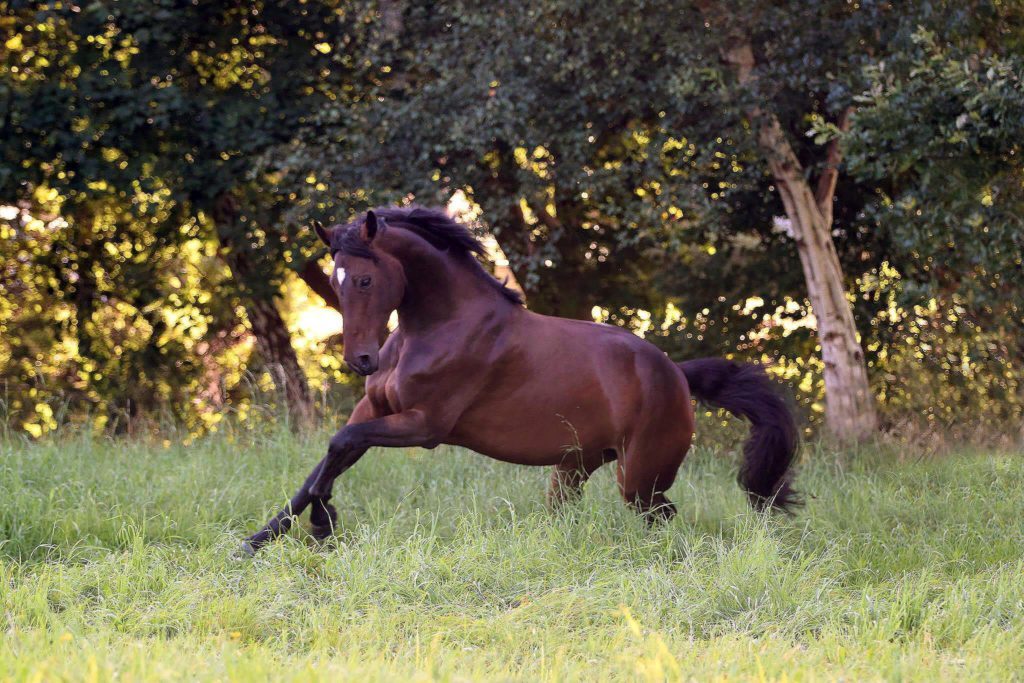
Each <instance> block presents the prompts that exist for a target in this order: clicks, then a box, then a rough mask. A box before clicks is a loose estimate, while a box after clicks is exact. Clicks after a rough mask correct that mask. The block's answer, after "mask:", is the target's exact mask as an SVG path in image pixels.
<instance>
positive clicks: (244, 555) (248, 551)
mask: <svg viewBox="0 0 1024 683" xmlns="http://www.w3.org/2000/svg"><path fill="white" fill-rule="evenodd" d="M258 550H259V548H257V547H256V546H254V545H253V544H252V543H251V542H250V541H242V545H240V546H238V550H237V551H236V552H235V556H236V557H237V558H238V559H240V560H242V559H248V558H250V557H256V551H258Z"/></svg>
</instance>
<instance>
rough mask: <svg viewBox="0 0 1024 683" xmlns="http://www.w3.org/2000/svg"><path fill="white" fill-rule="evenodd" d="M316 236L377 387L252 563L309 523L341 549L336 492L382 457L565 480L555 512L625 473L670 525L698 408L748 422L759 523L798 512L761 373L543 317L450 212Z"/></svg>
mask: <svg viewBox="0 0 1024 683" xmlns="http://www.w3.org/2000/svg"><path fill="white" fill-rule="evenodd" d="M314 229H315V231H316V234H317V235H318V236H319V238H320V239H321V240H322V241H323V243H324V244H325V245H327V247H328V248H329V249H330V254H331V258H332V260H333V262H334V269H333V273H332V277H331V287H332V288H333V290H334V292H335V294H336V295H337V297H338V301H339V303H340V307H341V312H342V317H343V320H344V324H345V342H344V360H345V362H346V363H347V365H348V366H349V368H351V369H352V371H354V372H355V373H357V374H358V375H361V376H363V377H365V378H366V381H365V387H366V391H365V395H364V396H363V398H362V399H361V400H360V401H359V402H358V403H357V405H356V406H355V408H354V409H353V411H352V413H351V416H350V417H349V419H348V423H347V424H346V425H345V426H344V427H342V428H341V429H340V430H339V431H338V432H337V433H336V434H335V435H334V436H333V437H332V438H331V440H330V443H329V445H328V447H327V454H326V455H325V456H324V457H323V459H322V460H321V461H320V462H319V464H317V466H316V467H315V468H314V469H313V471H312V472H311V473H310V474H309V476H308V477H307V478H306V480H305V482H304V483H303V484H302V486H301V487H300V488H299V490H298V492H297V493H296V494H295V495H294V496H293V497H292V499H291V500H290V502H289V504H288V505H287V506H286V507H285V508H284V509H283V510H281V512H279V513H278V514H277V515H275V516H274V517H273V518H271V519H270V521H268V522H267V523H266V525H264V526H263V528H262V529H260V530H259V531H258V532H257V533H256V534H254V535H252V536H251V537H249V539H248V540H246V541H245V542H244V544H243V547H242V550H243V551H244V552H245V553H247V554H249V555H252V554H254V553H255V552H256V551H257V550H258V549H259V548H260V547H261V546H263V545H264V544H266V543H267V542H268V541H269V540H271V539H272V538H274V537H276V536H278V535H280V534H282V533H284V532H285V531H287V530H288V529H289V527H290V526H291V524H292V521H293V519H294V518H296V517H297V516H299V515H301V514H302V512H303V511H304V510H306V509H307V508H310V509H311V512H310V518H311V523H312V534H313V535H314V536H315V537H316V538H318V539H324V538H326V537H328V536H329V535H330V534H331V533H333V528H334V525H335V522H336V520H337V510H336V509H335V507H334V505H333V504H331V502H330V500H331V495H332V487H333V484H334V481H335V479H336V478H337V477H338V476H339V475H341V474H342V473H343V472H345V471H346V470H347V469H348V468H350V467H352V466H353V465H354V464H356V462H357V461H358V460H359V459H360V458H361V457H363V455H364V454H365V453H366V452H367V450H369V449H371V448H374V447H389V448H390V447H409V446H418V447H421V448H434V447H436V446H438V445H439V444H450V445H455V446H462V447H465V448H468V449H471V450H473V451H476V452H477V453H481V454H483V455H486V456H489V457H491V458H495V459H498V460H503V461H505V462H510V463H518V464H522V465H534V466H547V467H551V468H552V474H551V482H550V486H549V489H548V494H547V497H548V501H549V503H550V504H551V505H552V506H559V505H561V504H564V503H566V502H569V501H571V500H573V499H575V498H578V497H579V496H580V495H581V493H582V489H583V485H584V483H585V482H586V481H587V479H588V478H589V477H590V476H591V475H592V474H593V473H594V472H595V471H596V470H597V469H598V468H600V467H601V466H602V465H605V464H607V463H610V462H615V463H616V475H617V479H618V488H619V491H620V493H621V495H622V497H623V499H624V500H625V501H626V503H628V504H629V505H630V506H632V507H633V508H634V509H635V510H636V511H637V512H639V513H640V514H642V515H644V516H645V517H647V518H648V519H649V520H652V521H656V520H668V519H670V518H671V517H672V516H673V515H674V514H675V506H674V505H673V504H672V502H671V501H669V499H668V498H666V496H665V491H667V490H668V489H669V487H671V486H672V483H673V482H674V481H675V478H676V473H677V471H678V469H679V466H680V465H681V464H682V462H683V459H684V458H685V457H686V454H687V451H688V450H689V448H690V444H691V441H692V439H693V433H694V407H693V401H692V400H691V396H693V397H695V398H696V399H698V400H700V401H702V402H704V403H706V404H709V405H711V406H716V407H720V408H724V409H726V410H728V411H730V412H732V413H734V414H736V415H739V416H741V417H744V418H746V419H747V420H749V422H750V424H751V427H750V434H749V437H748V438H747V440H746V442H745V444H744V447H743V453H744V456H743V462H742V465H741V467H740V472H739V476H738V480H739V483H740V485H741V486H742V488H743V489H745V490H746V492H747V495H748V498H749V501H750V503H751V505H752V506H753V507H754V508H755V509H758V510H766V509H779V510H788V509H790V508H791V506H793V505H794V504H796V503H798V502H799V500H798V497H797V495H796V492H795V491H794V490H793V488H792V486H791V483H790V465H791V463H792V460H793V456H794V453H795V451H796V445H797V430H796V426H795V422H794V419H793V415H792V413H791V412H790V410H789V409H788V407H787V405H786V403H785V401H783V400H782V398H781V397H780V396H779V395H778V393H777V392H776V390H775V387H774V384H773V382H772V381H771V380H770V379H769V377H768V376H767V374H766V373H765V371H764V369H763V368H762V367H761V366H760V365H755V364H743V363H737V362H733V361H729V360H726V359H722V358H703V359H697V360H690V361H685V362H683V363H675V362H673V361H672V360H670V359H669V357H668V356H667V355H666V354H665V353H664V352H663V351H661V350H660V349H658V348H657V347H655V346H654V345H653V344H651V343H650V342H647V341H645V340H643V339H641V338H640V337H637V336H636V335H634V334H632V333H630V332H629V331H627V330H624V329H622V328H619V327H615V326H611V325H604V324H598V323H594V322H585V321H581V320H569V319H565V318H557V317H551V316H546V315H541V314H538V313H535V312H532V311H530V310H529V309H527V308H526V307H525V306H524V304H523V299H522V297H521V296H520V294H519V293H517V292H516V291H514V290H512V289H510V288H509V287H507V286H506V285H505V284H504V283H502V282H499V281H498V280H497V279H496V278H494V277H493V276H492V275H491V274H490V273H489V272H488V271H487V270H486V269H485V268H484V267H483V266H482V264H481V263H480V260H478V258H477V257H483V256H484V254H485V252H484V248H483V246H482V245H481V243H480V241H479V240H477V239H476V238H475V237H474V236H473V234H472V233H471V232H470V231H469V229H467V228H466V227H465V226H464V225H462V224H460V223H458V222H457V221H455V220H453V219H452V218H450V217H449V216H448V215H447V213H445V212H444V211H443V210H439V209H429V208H421V207H402V208H379V209H375V210H371V211H368V212H366V213H365V215H363V216H361V217H359V218H357V219H356V220H354V221H352V222H351V223H348V224H344V225H336V226H333V227H329V228H325V227H324V226H322V225H320V224H319V223H315V224H314ZM394 311H397V312H398V326H397V327H396V328H395V330H394V331H393V332H391V334H390V335H389V334H388V321H389V319H390V317H391V314H392V313H393V312H394Z"/></svg>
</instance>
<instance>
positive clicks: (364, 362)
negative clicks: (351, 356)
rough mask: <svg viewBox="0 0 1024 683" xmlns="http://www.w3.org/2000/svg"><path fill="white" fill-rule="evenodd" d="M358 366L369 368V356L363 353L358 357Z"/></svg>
mask: <svg viewBox="0 0 1024 683" xmlns="http://www.w3.org/2000/svg"><path fill="white" fill-rule="evenodd" d="M359 365H361V366H362V367H364V368H365V367H369V365H370V356H369V354H365V353H364V354H363V355H361V356H359Z"/></svg>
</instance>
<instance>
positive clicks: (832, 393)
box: [698, 0, 878, 441]
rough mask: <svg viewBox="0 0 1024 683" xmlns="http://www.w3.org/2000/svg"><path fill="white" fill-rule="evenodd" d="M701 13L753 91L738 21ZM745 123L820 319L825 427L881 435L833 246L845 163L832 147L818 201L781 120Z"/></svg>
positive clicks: (755, 116) (710, 1)
mask: <svg viewBox="0 0 1024 683" xmlns="http://www.w3.org/2000/svg"><path fill="white" fill-rule="evenodd" d="M698 6H699V8H700V10H701V12H703V14H704V16H705V18H707V19H708V21H709V23H710V24H711V25H712V26H714V27H716V28H717V29H718V30H721V31H722V33H723V42H722V47H721V48H720V53H721V56H722V59H723V61H724V62H725V63H726V64H727V65H728V66H729V67H730V68H731V69H732V70H733V72H734V73H735V75H736V79H737V81H738V82H739V84H740V85H741V86H748V85H753V84H754V81H755V78H756V76H755V75H754V73H753V71H754V52H753V49H752V48H751V45H750V40H749V37H748V35H747V34H746V32H745V31H744V29H743V27H742V23H741V21H739V20H738V18H737V17H734V16H731V15H730V13H729V10H728V9H726V8H725V6H724V4H723V3H720V2H719V1H717V0H700V1H699V2H698ZM748 117H749V119H750V122H751V125H752V126H753V127H754V129H755V131H756V134H757V143H758V146H759V147H760V149H761V151H762V153H763V154H764V155H765V157H766V159H767V162H768V168H769V170H770V171H771V174H772V178H773V179H774V181H775V185H776V187H777V188H778V191H779V196H780V197H781V198H782V203H783V205H784V206H785V208H786V215H787V216H788V218H789V220H790V223H791V226H792V230H793V237H794V239H795V240H796V246H797V252H798V253H799V255H800V264H801V266H802V267H803V271H804V280H805V281H806V283H807V295H808V298H809V299H810V300H811V307H812V309H813V311H814V316H815V318H816V319H817V330H818V340H819V343H820V345H821V356H822V360H823V361H824V364H825V372H824V375H825V421H826V424H827V425H828V428H829V430H830V431H831V432H832V433H833V434H834V435H835V436H836V437H838V438H839V439H840V440H843V441H860V440H862V439H864V438H867V437H868V436H870V435H871V434H872V433H873V432H874V431H875V430H876V428H877V426H878V418H877V415H876V412H875V402H874V397H873V396H872V394H871V387H870V385H869V383H868V372H867V365H866V363H865V361H864V351H863V350H862V349H861V346H860V341H859V340H858V338H857V327H856V325H855V324H854V320H853V311H852V310H851V308H850V302H849V301H848V300H847V299H846V288H845V286H844V284H843V271H842V267H841V266H840V263H839V254H838V253H837V252H836V247H835V243H834V242H833V241H832V201H833V196H834V193H835V185H836V180H837V177H838V170H837V169H838V164H839V162H840V161H841V156H840V150H839V147H838V145H837V144H836V143H835V142H834V141H833V143H832V144H831V145H830V146H829V149H828V152H827V158H826V164H825V170H824V172H823V173H822V175H821V177H820V178H819V182H818V192H817V194H815V192H814V191H812V189H811V185H810V182H809V181H808V178H807V175H806V174H805V173H804V169H803V167H802V166H801V164H800V161H799V159H798V158H797V156H796V153H795V152H794V150H793V146H792V145H791V144H790V142H789V140H788V139H787V137H786V134H785V132H784V131H783V130H782V126H781V125H780V123H779V120H778V118H777V117H776V116H775V115H774V114H773V113H772V112H770V111H766V110H764V109H762V108H761V107H760V106H753V107H751V108H750V110H749V111H748ZM848 120H849V111H847V112H845V113H844V115H843V118H842V120H841V122H840V125H841V126H846V125H847V122H848Z"/></svg>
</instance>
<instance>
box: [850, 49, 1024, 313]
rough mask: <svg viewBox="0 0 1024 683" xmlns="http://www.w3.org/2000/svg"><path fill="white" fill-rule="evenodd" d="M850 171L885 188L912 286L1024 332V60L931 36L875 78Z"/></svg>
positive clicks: (882, 210) (898, 251)
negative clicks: (995, 315) (1023, 304)
mask: <svg viewBox="0 0 1024 683" xmlns="http://www.w3.org/2000/svg"><path fill="white" fill-rule="evenodd" d="M867 74H868V76H869V78H870V80H871V83H870V85H869V88H868V89H867V90H866V91H865V92H864V93H863V94H862V95H860V96H859V97H858V100H859V102H860V106H859V108H858V113H857V116H856V125H855V126H854V127H853V129H852V130H851V131H850V133H849V134H848V135H847V136H845V138H844V143H845V145H846V147H847V149H848V151H849V155H850V158H849V164H850V169H851V170H852V171H853V172H854V173H856V174H858V175H860V176H862V177H870V178H873V179H875V180H878V181H881V182H884V186H883V187H884V189H881V190H880V192H881V193H882V198H881V201H880V202H879V205H878V206H876V207H874V208H873V210H874V211H875V212H877V214H878V215H879V221H880V222H881V223H884V224H885V225H886V226H887V229H888V231H889V232H890V234H891V235H892V236H893V239H892V245H893V248H894V252H895V253H894V256H897V257H898V258H899V259H900V261H901V262H905V263H907V266H908V267H907V270H906V272H907V275H908V276H910V277H911V278H913V279H914V280H915V281H917V282H921V283H924V284H930V285H933V286H935V287H937V288H939V289H940V290H946V291H955V292H957V293H958V294H959V295H960V296H961V297H964V298H966V299H967V300H968V301H970V302H971V303H972V304H974V306H973V307H972V308H974V309H975V310H977V309H981V308H983V309H984V310H985V311H986V312H988V313H991V312H992V311H993V309H995V310H998V311H999V314H1000V315H1008V316H1010V317H1011V318H1013V319H1015V320H1016V322H1018V323H1020V324H1024V317H1022V316H1024V311H1022V310H1021V308H1020V307H1019V302H1020V301H1021V296H1022V294H1024V267H1022V264H1021V253H1022V251H1024V218H1022V216H1024V183H1022V182H1021V179H1022V178H1024V159H1022V152H1024V146H1022V142H1021V141H1022V140H1024V117H1022V116H1021V111H1024V60H1022V59H1021V58H1020V56H1019V55H1017V54H1011V55H1006V56H1004V55H1000V54H998V53H993V52H991V51H988V50H985V49H978V48H975V49H973V50H969V49H963V48H958V47H950V46H949V45H948V44H947V43H940V42H939V41H938V39H937V37H936V36H935V35H934V34H932V33H930V32H927V31H923V30H922V31H920V32H919V33H917V34H915V36H914V47H913V49H912V50H909V51H908V52H906V53H903V54H900V55H897V56H894V57H893V58H892V59H890V60H887V61H884V62H880V63H879V64H877V65H874V66H872V67H871V68H870V69H868V70H867Z"/></svg>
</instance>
